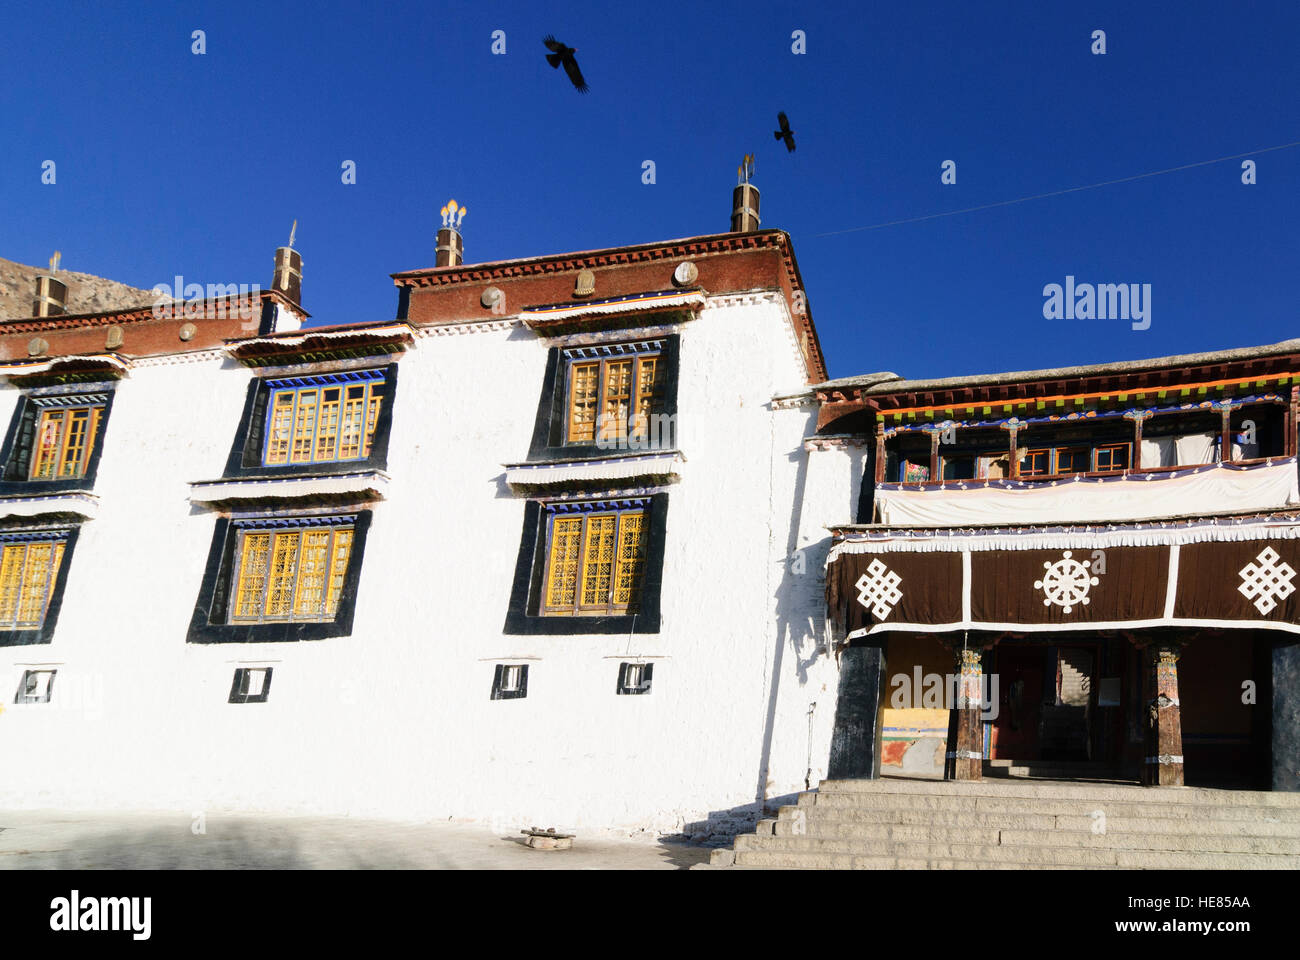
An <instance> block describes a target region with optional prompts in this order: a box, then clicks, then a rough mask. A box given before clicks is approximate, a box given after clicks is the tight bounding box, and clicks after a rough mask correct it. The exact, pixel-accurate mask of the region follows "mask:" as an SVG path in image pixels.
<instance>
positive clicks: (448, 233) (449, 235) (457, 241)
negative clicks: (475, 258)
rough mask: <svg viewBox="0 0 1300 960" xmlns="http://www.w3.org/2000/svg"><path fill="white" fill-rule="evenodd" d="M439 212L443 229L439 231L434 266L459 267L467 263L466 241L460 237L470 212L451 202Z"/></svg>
mask: <svg viewBox="0 0 1300 960" xmlns="http://www.w3.org/2000/svg"><path fill="white" fill-rule="evenodd" d="M439 212H440V213H441V214H442V229H441V230H439V231H438V247H437V250H436V251H435V255H434V261H433V265H434V266H435V267H458V266H460V265H461V264H462V263H464V262H465V241H464V240H462V239H461V236H460V224H461V221H462V220H464V219H465V214H466V213H467V212H468V211H467V210H466V209H465V208H464V207H462V206H460V205H459V204H458V203H456V201H455V200H451V201H449V202H448V203H447V205H446V206H445V207H443V208H442V210H441V211H439Z"/></svg>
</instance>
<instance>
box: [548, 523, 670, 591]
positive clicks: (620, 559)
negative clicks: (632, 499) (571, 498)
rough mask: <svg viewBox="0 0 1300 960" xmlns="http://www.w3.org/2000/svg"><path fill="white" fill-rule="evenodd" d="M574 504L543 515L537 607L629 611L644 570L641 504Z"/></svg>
mask: <svg viewBox="0 0 1300 960" xmlns="http://www.w3.org/2000/svg"><path fill="white" fill-rule="evenodd" d="M574 510H575V512H573V513H568V514H562V513H553V514H552V515H551V517H550V520H549V532H548V535H549V541H548V546H547V552H546V558H547V559H546V572H545V575H544V577H543V579H542V582H543V584H544V595H543V597H542V613H543V614H544V615H547V616H574V615H577V616H595V615H602V614H625V613H634V612H635V611H636V606H637V602H638V601H639V599H640V595H641V581H642V579H643V577H644V573H645V558H646V541H647V532H648V527H647V524H646V515H645V510H644V508H643V507H642V506H641V505H637V506H636V507H633V508H624V509H619V508H618V507H617V506H615V505H606V504H581V505H576V506H574ZM578 511H580V512H578Z"/></svg>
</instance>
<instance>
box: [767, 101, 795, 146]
mask: <svg viewBox="0 0 1300 960" xmlns="http://www.w3.org/2000/svg"><path fill="white" fill-rule="evenodd" d="M776 122H777V123H779V124H781V129H780V130H774V131H773V132H772V136H774V137H776V139H778V140H784V141H785V148H786V150H788V151H789V152H790V153H794V131H793V130H791V129H790V120H789V118H787V117H786V115H785V111H784V110H782V111H781V112H780V113H778V114H777V115H776Z"/></svg>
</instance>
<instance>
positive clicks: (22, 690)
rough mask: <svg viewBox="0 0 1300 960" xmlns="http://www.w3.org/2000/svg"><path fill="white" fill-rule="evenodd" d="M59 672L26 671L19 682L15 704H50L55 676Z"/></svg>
mask: <svg viewBox="0 0 1300 960" xmlns="http://www.w3.org/2000/svg"><path fill="white" fill-rule="evenodd" d="M57 672H58V671H57V670H24V671H23V678H22V680H20V681H19V682H18V692H17V693H15V694H14V703H49V702H50V697H51V696H52V695H53V694H54V674H56V673H57Z"/></svg>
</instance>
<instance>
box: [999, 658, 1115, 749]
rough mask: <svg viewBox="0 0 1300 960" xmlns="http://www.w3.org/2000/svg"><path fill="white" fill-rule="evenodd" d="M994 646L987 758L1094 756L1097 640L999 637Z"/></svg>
mask: <svg viewBox="0 0 1300 960" xmlns="http://www.w3.org/2000/svg"><path fill="white" fill-rule="evenodd" d="M995 650H996V653H995V657H996V666H995V668H994V669H995V672H996V674H997V683H998V686H997V690H998V715H997V717H996V718H995V719H994V721H993V738H992V739H993V742H992V751H991V753H992V756H991V758H990V759H997V760H1023V761H1033V760H1066V761H1084V760H1091V759H1094V758H1093V750H1092V739H1093V738H1092V719H1093V712H1094V704H1095V703H1096V697H1095V694H1094V691H1093V687H1094V685H1095V676H1096V673H1097V653H1098V649H1097V645H1096V644H1095V643H1091V644H1090V643H1080V644H1077V645H1061V646H1056V645H1054V644H1045V643H1041V642H1038V643H1035V642H1033V641H1024V642H1014V641H1013V642H1007V641H1003V642H1002V643H999V644H998V645H997V647H996V648H995Z"/></svg>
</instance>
